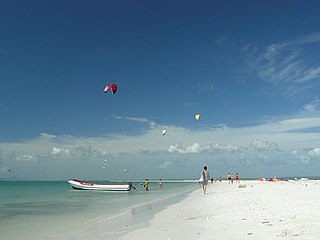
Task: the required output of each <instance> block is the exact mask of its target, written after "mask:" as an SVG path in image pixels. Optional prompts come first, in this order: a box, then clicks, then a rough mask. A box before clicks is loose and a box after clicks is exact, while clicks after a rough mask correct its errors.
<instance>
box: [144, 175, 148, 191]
mask: <svg viewBox="0 0 320 240" xmlns="http://www.w3.org/2000/svg"><path fill="white" fill-rule="evenodd" d="M144 189H145V190H146V191H149V180H148V178H146V181H145V183H144Z"/></svg>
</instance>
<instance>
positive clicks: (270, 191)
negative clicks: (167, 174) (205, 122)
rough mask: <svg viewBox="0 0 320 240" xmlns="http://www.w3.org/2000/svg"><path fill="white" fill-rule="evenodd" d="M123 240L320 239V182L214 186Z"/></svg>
mask: <svg viewBox="0 0 320 240" xmlns="http://www.w3.org/2000/svg"><path fill="white" fill-rule="evenodd" d="M121 239H123V240H124V239H131V240H132V239H139V240H141V239H152V240H157V239H159V240H160V239H161V240H176V239H181V240H188V239H190V240H194V239H203V240H204V239H205V240H210V239H228V240H232V239H235V240H241V239H259V240H264V239H265V240H267V239H270V240H271V239H297V240H298V239H299V240H301V239H305V240H312V239H320V181H312V180H311V181H301V182H296V181H283V182H262V181H241V187H239V184H235V183H234V184H228V182H222V183H219V182H217V183H212V184H210V185H209V186H208V192H207V194H203V192H202V189H200V188H199V189H198V190H196V191H194V192H192V193H191V194H189V196H188V197H187V198H185V199H184V200H183V201H181V202H179V203H177V204H174V205H170V206H169V207H168V208H166V209H165V210H163V211H161V212H159V213H158V214H156V215H155V216H154V218H153V219H152V220H151V222H150V225H149V226H148V227H146V228H143V229H138V230H132V231H131V232H130V233H128V234H126V235H125V236H123V237H122V238H121Z"/></svg>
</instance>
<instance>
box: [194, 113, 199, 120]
mask: <svg viewBox="0 0 320 240" xmlns="http://www.w3.org/2000/svg"><path fill="white" fill-rule="evenodd" d="M194 117H195V119H196V120H197V121H199V120H200V113H198V114H196V115H195V116H194Z"/></svg>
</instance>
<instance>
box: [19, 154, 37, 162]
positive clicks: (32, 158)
mask: <svg viewBox="0 0 320 240" xmlns="http://www.w3.org/2000/svg"><path fill="white" fill-rule="evenodd" d="M16 159H17V160H18V161H26V162H35V161H37V160H38V158H37V157H35V156H33V155H27V154H23V155H18V156H16Z"/></svg>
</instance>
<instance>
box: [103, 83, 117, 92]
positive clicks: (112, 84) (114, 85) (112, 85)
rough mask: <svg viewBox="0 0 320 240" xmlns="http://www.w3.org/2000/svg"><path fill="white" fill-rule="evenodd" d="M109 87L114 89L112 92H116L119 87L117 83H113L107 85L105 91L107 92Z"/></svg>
mask: <svg viewBox="0 0 320 240" xmlns="http://www.w3.org/2000/svg"><path fill="white" fill-rule="evenodd" d="M109 89H111V90H112V94H115V93H116V92H117V89H118V87H117V85H116V84H114V83H111V84H109V85H108V86H106V87H105V88H104V90H103V91H104V92H105V93H106V92H108V91H109Z"/></svg>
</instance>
